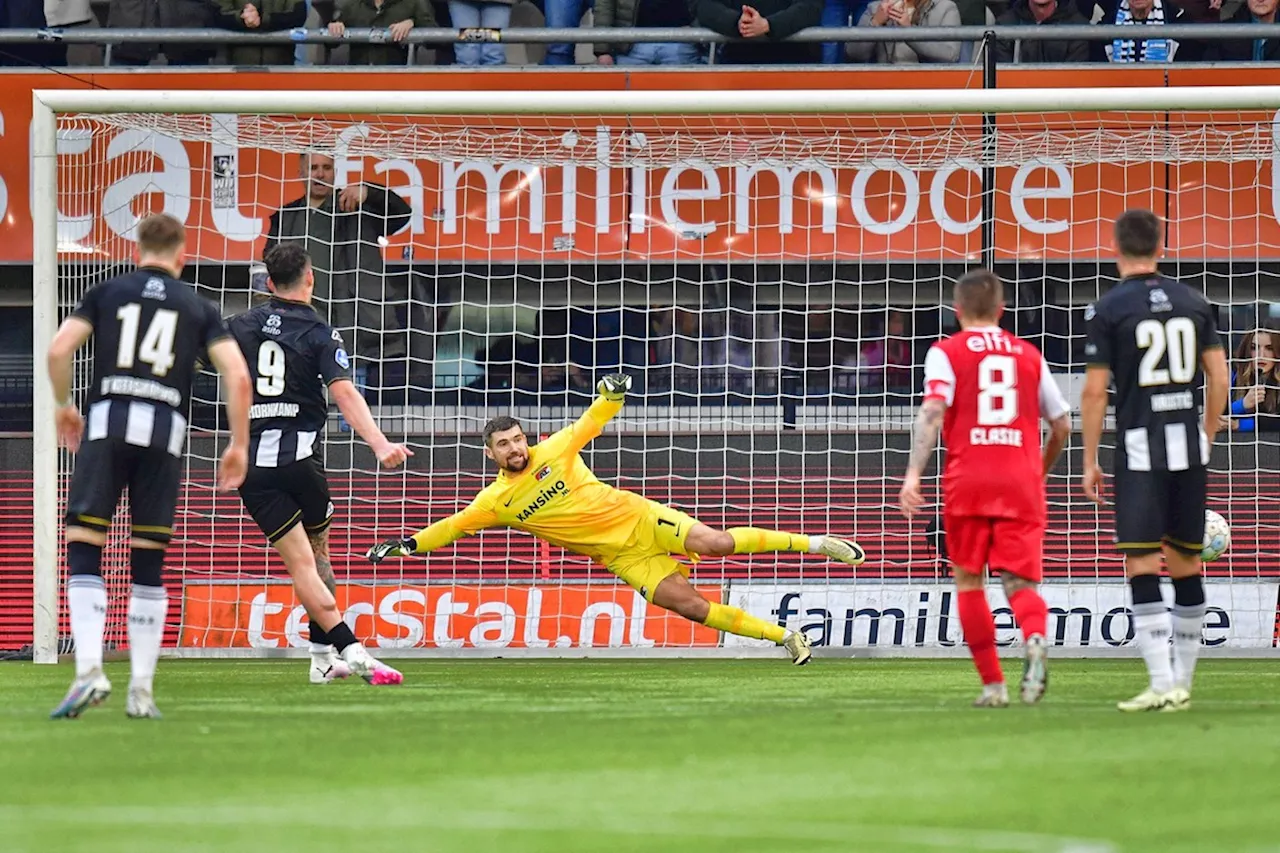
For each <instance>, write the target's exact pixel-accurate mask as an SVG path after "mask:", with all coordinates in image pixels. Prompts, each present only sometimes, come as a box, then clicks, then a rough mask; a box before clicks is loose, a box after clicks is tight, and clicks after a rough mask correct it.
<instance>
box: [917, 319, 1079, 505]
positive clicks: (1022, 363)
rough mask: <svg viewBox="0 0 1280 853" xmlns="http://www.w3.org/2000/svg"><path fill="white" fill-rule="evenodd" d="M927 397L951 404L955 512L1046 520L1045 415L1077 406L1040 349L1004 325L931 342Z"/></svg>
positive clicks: (948, 484) (949, 490)
mask: <svg viewBox="0 0 1280 853" xmlns="http://www.w3.org/2000/svg"><path fill="white" fill-rule="evenodd" d="M924 370H925V380H924V381H925V386H924V394H925V399H926V400H928V399H930V398H935V399H941V400H942V401H943V402H944V403H946V405H947V413H946V417H945V418H944V419H943V423H942V441H943V443H944V444H945V445H946V448H947V462H946V468H945V469H944V470H943V474H942V491H943V506H944V509H945V511H946V513H947V514H948V515H963V516H985V517H988V518H1021V519H1026V520H1028V521H1030V520H1035V519H1042V518H1044V516H1045V514H1046V510H1045V498H1044V476H1043V472H1042V471H1041V465H1042V461H1041V452H1040V418H1041V416H1043V417H1044V418H1045V419H1046V420H1054V419H1056V418H1058V417H1061V416H1062V415H1063V414H1066V412H1067V411H1068V410H1069V409H1070V406H1068V404H1067V401H1066V400H1065V399H1064V398H1063V396H1062V391H1061V390H1060V389H1059V388H1058V384H1057V383H1056V382H1055V381H1054V379H1053V375H1052V374H1051V373H1050V372H1049V365H1048V364H1047V363H1045V360H1044V357H1043V356H1042V355H1040V351H1039V350H1038V349H1036V348H1035V347H1034V346H1032V345H1031V344H1029V343H1027V342H1026V341H1024V340H1021V339H1020V338H1018V337H1016V336H1014V335H1011V334H1009V333H1008V332H1005V331H1004V330H1002V329H1000V328H999V327H996V326H990V327H984V328H970V329H965V330H963V331H961V332H959V333H958V334H955V335H952V336H951V337H949V338H947V339H946V340H942V341H939V342H938V343H936V344H934V345H933V346H932V347H930V348H929V354H928V355H927V356H926V358H925V367H924Z"/></svg>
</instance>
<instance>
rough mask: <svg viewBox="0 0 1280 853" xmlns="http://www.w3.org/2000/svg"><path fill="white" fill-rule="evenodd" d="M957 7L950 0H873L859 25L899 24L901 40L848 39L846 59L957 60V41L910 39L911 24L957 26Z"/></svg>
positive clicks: (887, 61) (909, 62)
mask: <svg viewBox="0 0 1280 853" xmlns="http://www.w3.org/2000/svg"><path fill="white" fill-rule="evenodd" d="M959 25H960V10H959V9H957V8H956V4H955V2H954V0H875V2H873V3H872V4H871V5H870V6H868V7H867V10H866V11H865V12H863V13H862V20H860V21H858V26H860V27H900V28H902V30H903V33H902V41H881V42H874V43H873V42H865V41H864V42H850V43H849V47H848V51H849V58H850V59H852V60H854V61H856V62H866V61H867V60H868V59H871V58H872V57H874V58H875V61H876V62H880V63H885V64H889V65H914V64H916V63H925V62H956V61H957V60H959V59H960V42H958V41H912V40H911V35H910V33H911V28H912V27H958V26H959Z"/></svg>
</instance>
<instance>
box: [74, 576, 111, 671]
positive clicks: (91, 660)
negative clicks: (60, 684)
mask: <svg viewBox="0 0 1280 853" xmlns="http://www.w3.org/2000/svg"><path fill="white" fill-rule="evenodd" d="M67 609H68V610H70V611H71V638H72V639H73V640H75V644H76V678H79V677H80V676H82V675H85V674H86V673H88V672H89V671H90V670H92V669H94V668H95V667H99V668H100V667H101V666H102V632H103V631H104V630H105V629H106V627H107V588H106V586H105V585H104V584H103V582H102V576H101V575H72V576H71V579H70V580H68V581H67Z"/></svg>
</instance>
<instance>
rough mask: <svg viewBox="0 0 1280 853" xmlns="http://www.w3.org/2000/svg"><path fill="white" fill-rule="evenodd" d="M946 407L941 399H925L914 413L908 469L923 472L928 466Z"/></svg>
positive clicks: (936, 443) (935, 446) (936, 442)
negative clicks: (914, 424)
mask: <svg viewBox="0 0 1280 853" xmlns="http://www.w3.org/2000/svg"><path fill="white" fill-rule="evenodd" d="M946 411H947V407H946V404H944V403H943V402H942V401H941V400H938V399H929V400H925V401H924V403H923V404H922V405H921V406H920V413H919V414H917V415H916V426H915V435H914V437H913V439H912V442H911V461H910V463H908V465H907V470H908V471H915V472H917V473H920V472H923V471H924V469H925V468H927V467H929V460H930V459H931V458H932V457H933V451H934V450H935V449H936V448H937V446H938V433H939V432H940V431H941V429H942V418H943V415H945V414H946Z"/></svg>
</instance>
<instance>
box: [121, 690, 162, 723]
mask: <svg viewBox="0 0 1280 853" xmlns="http://www.w3.org/2000/svg"><path fill="white" fill-rule="evenodd" d="M124 713H125V716H126V717H129V718H131V719H134V720H158V719H160V709H159V708H157V707H156V700H155V699H154V698H153V697H152V696H151V688H149V687H141V686H136V687H135V686H134V685H132V684H131V685H129V698H128V699H127V700H125V703H124Z"/></svg>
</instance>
